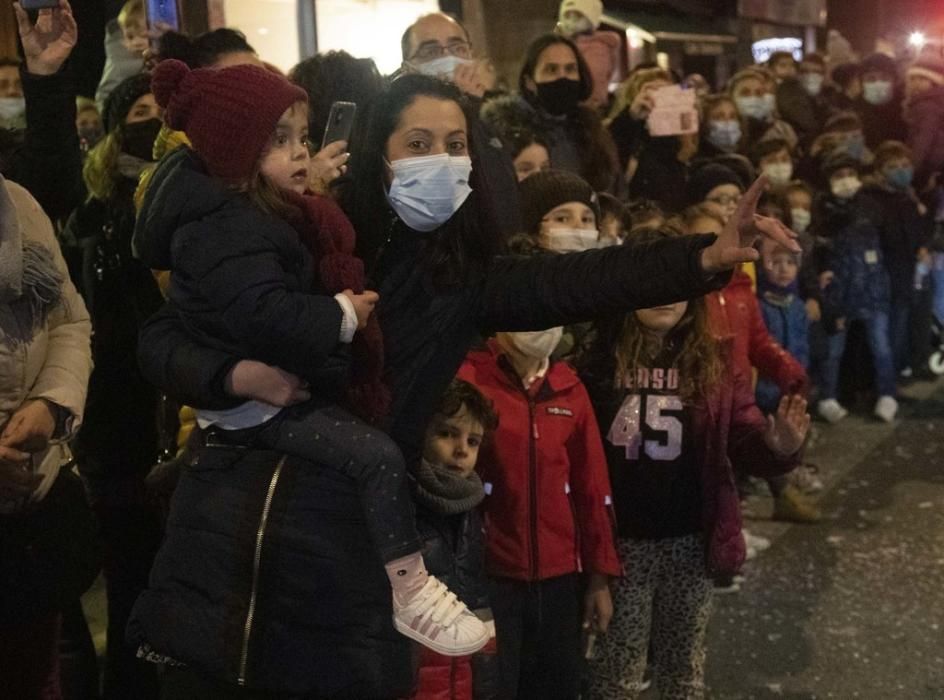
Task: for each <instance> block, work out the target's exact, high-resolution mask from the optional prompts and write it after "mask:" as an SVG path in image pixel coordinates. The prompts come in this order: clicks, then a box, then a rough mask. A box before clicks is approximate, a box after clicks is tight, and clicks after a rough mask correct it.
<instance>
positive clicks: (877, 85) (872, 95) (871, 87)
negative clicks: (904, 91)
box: [862, 80, 895, 106]
mask: <svg viewBox="0 0 944 700" xmlns="http://www.w3.org/2000/svg"><path fill="white" fill-rule="evenodd" d="M894 87H895V86H894V85H892V82H891V81H890V80H872V81H869V82H867V83H862V99H863V100H865V101H866V102H868V103H869V104H870V105H875V106H879V105H883V104H887V103H888V102H889V101H891V99H892V93H893V91H894Z"/></svg>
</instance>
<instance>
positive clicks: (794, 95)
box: [777, 78, 823, 144]
mask: <svg viewBox="0 0 944 700" xmlns="http://www.w3.org/2000/svg"><path fill="white" fill-rule="evenodd" d="M777 112H778V113H779V114H780V117H781V119H783V120H784V121H785V122H787V123H788V124H789V125H790V126H792V127H793V129H794V130H795V131H796V134H797V136H798V137H799V139H800V142H801V143H804V144H807V143H809V142H810V141H812V140H813V139H814V138H816V137H817V136H818V135H819V132H820V130H821V129H822V126H823V122H822V121H821V116H822V115H821V114H819V113H818V110H817V105H816V101H815V98H813V97H811V96H810V95H809V94H808V93H807V92H806V90H804V89H803V86H802V85H801V84H800V81H799V80H798V79H796V78H786V79H785V80H783V81H781V82H780V84H779V85H778V86H777Z"/></svg>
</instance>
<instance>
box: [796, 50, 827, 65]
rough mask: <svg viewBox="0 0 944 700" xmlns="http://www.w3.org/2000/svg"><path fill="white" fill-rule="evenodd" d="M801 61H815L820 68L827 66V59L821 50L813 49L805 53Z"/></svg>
mask: <svg viewBox="0 0 944 700" xmlns="http://www.w3.org/2000/svg"><path fill="white" fill-rule="evenodd" d="M800 63H815V64H816V65H818V66H819V67H820V68H825V67H826V59H825V58H823V54H821V53H820V52H819V51H811V52H809V53H805V54H803V59H802V60H801V61H800Z"/></svg>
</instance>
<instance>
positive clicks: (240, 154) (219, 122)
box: [151, 60, 308, 182]
mask: <svg viewBox="0 0 944 700" xmlns="http://www.w3.org/2000/svg"><path fill="white" fill-rule="evenodd" d="M151 89H152V91H153V93H154V99H155V100H157V103H158V104H159V105H160V106H161V107H163V108H164V121H165V122H166V123H167V125H168V126H169V127H170V128H171V129H176V130H178V131H183V132H185V133H186V134H187V137H188V138H189V139H190V142H191V143H192V144H193V148H194V150H195V151H196V152H197V153H198V154H199V155H200V157H201V158H202V159H203V161H204V163H205V164H206V167H207V170H208V171H209V172H210V174H211V175H215V176H216V177H219V178H223V179H225V180H232V181H235V182H240V181H244V180H247V179H248V178H249V177H250V176H251V175H252V173H253V170H254V169H255V166H256V163H257V161H258V160H259V158H260V157H261V155H262V152H263V150H264V149H265V147H266V145H267V144H268V142H269V139H270V138H271V136H272V133H273V132H274V131H275V127H276V125H277V124H278V123H279V119H280V118H281V117H282V114H283V113H284V112H285V110H287V109H288V108H289V107H291V106H292V105H293V104H295V103H297V102H306V103H307V102H308V96H307V94H306V93H305V91H304V90H302V89H301V88H300V87H298V86H296V85H293V84H292V83H290V82H289V81H288V80H287V79H286V78H284V77H283V76H281V75H279V74H278V73H275V72H274V71H270V70H267V69H265V68H260V67H258V66H253V65H239V66H233V67H231V68H222V69H209V68H200V69H197V70H190V68H188V67H187V65H186V64H185V63H182V62H181V61H176V60H168V61H161V62H160V63H159V64H158V65H157V68H155V69H154V75H153V77H152V79H151Z"/></svg>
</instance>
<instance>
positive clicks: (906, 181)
mask: <svg viewBox="0 0 944 700" xmlns="http://www.w3.org/2000/svg"><path fill="white" fill-rule="evenodd" d="M885 179H886V180H888V184H889V185H891V186H892V187H894V188H895V189H896V190H901V191H903V192H904V191H907V190H908V188H909V187H911V181H912V180H913V179H914V168H910V167H902V168H892V169H891V170H886V171H885Z"/></svg>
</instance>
